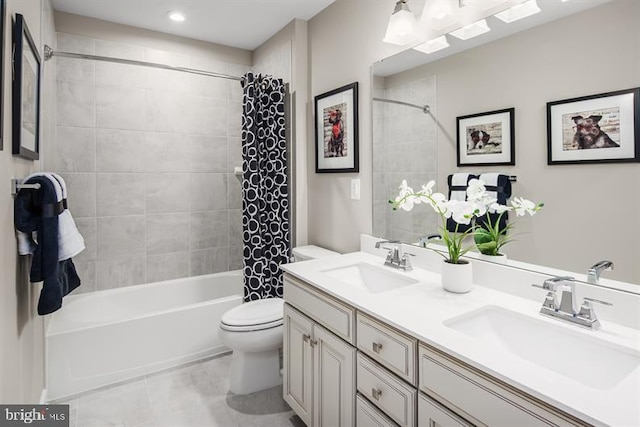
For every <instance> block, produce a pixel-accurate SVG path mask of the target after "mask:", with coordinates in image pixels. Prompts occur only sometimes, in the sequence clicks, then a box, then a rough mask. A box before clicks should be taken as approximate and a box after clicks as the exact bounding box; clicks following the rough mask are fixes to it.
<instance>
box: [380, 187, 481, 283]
mask: <svg viewBox="0 0 640 427" xmlns="http://www.w3.org/2000/svg"><path fill="white" fill-rule="evenodd" d="M434 186H435V181H430V182H429V183H427V184H425V185H423V186H422V189H421V190H420V191H418V192H415V191H413V189H412V188H411V187H409V186H408V185H407V181H406V180H403V181H402V184H401V185H400V194H399V195H398V196H397V197H396V198H395V200H389V203H391V204H392V207H393V209H394V210H397V209H403V210H405V211H410V210H412V209H413V207H414V206H415V205H419V204H422V203H424V204H427V205H429V206H431V208H433V210H434V211H435V212H436V213H437V214H438V215H439V216H440V219H441V222H442V226H441V227H440V234H441V236H442V241H443V242H444V244H445V247H446V250H447V251H446V254H445V253H442V252H440V251H436V253H438V254H440V255H441V256H442V257H443V258H444V262H443V264H442V274H441V278H442V279H441V280H442V286H443V288H444V289H445V290H448V291H450V292H456V293H465V292H469V291H470V290H471V285H472V283H473V278H472V271H471V264H470V263H469V262H468V261H466V260H463V259H462V258H461V257H462V256H463V255H464V254H465V253H467V252H468V251H469V250H470V249H471V247H472V246H471V245H467V246H465V243H464V240H465V238H466V237H467V236H469V235H471V234H472V233H473V230H474V225H473V224H472V223H471V221H472V220H473V218H475V217H478V216H482V215H485V214H486V212H487V205H488V204H489V203H491V202H492V201H493V200H492V199H490V198H489V197H488V195H487V192H486V189H485V187H484V183H483V182H482V181H480V180H477V179H472V180H470V181H469V186H468V187H467V200H465V201H461V200H447V198H446V197H445V195H444V194H442V193H434V192H433V187H434ZM449 218H452V219H453V220H454V221H455V223H456V228H455V231H453V232H450V231H449V230H448V229H447V219H449ZM462 224H464V225H470V227H469V228H467V229H466V230H465V231H463V232H458V229H459V226H460V225H462Z"/></svg>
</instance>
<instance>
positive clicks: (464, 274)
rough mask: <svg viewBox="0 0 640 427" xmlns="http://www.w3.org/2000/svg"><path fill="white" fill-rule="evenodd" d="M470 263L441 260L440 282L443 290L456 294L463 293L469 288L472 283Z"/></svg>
mask: <svg viewBox="0 0 640 427" xmlns="http://www.w3.org/2000/svg"><path fill="white" fill-rule="evenodd" d="M471 266H472V264H471V263H470V262H467V263H466V264H452V263H450V262H447V261H444V260H443V261H442V273H441V278H440V280H441V283H442V287H443V288H444V290H445V291H449V292H454V293H456V294H464V293H467V292H469V291H470V290H471V286H472V285H473V270H472V269H471Z"/></svg>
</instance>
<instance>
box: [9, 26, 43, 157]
mask: <svg viewBox="0 0 640 427" xmlns="http://www.w3.org/2000/svg"><path fill="white" fill-rule="evenodd" d="M13 52H14V56H13V90H12V92H13V103H12V113H13V126H12V128H13V154H14V155H16V156H20V157H24V158H26V159H30V160H38V159H39V157H40V155H39V151H40V80H41V76H40V68H41V67H40V55H39V54H38V49H37V48H36V45H35V43H34V42H33V38H32V37H31V33H30V32H29V28H28V27H27V23H26V21H25V19H24V16H22V15H21V14H19V13H16V19H15V23H14V26H13Z"/></svg>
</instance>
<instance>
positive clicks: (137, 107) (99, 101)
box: [96, 85, 145, 130]
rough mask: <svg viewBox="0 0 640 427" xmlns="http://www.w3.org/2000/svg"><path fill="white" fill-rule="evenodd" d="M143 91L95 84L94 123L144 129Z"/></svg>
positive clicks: (110, 127) (115, 127)
mask: <svg viewBox="0 0 640 427" xmlns="http://www.w3.org/2000/svg"><path fill="white" fill-rule="evenodd" d="M144 103H145V91H144V90H141V89H131V88H120V87H115V86H101V85H96V125H97V126H98V127H100V128H107V129H129V130H144V128H145V117H144V115H143V114H142V112H143V111H144Z"/></svg>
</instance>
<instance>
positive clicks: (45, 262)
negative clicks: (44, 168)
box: [14, 176, 80, 315]
mask: <svg viewBox="0 0 640 427" xmlns="http://www.w3.org/2000/svg"><path fill="white" fill-rule="evenodd" d="M26 183H27V184H36V183H38V184H40V189H39V190H33V189H23V190H20V191H19V192H18V194H17V195H16V199H15V203H14V221H15V225H16V229H18V230H19V231H22V232H24V233H31V232H33V231H36V232H37V236H38V242H37V243H38V244H37V246H36V250H35V252H34V254H33V259H32V260H31V271H30V274H29V276H30V281H31V282H44V284H43V287H42V291H41V292H40V299H39V301H38V314H40V315H45V314H49V313H53V312H54V311H56V310H58V309H59V308H60V307H62V297H63V296H65V295H67V294H68V293H69V292H71V291H73V290H74V289H75V288H77V287H78V286H80V278H79V277H78V274H77V273H76V269H75V266H74V265H73V262H72V261H71V259H67V260H64V261H60V262H59V261H58V215H59V214H60V212H61V211H62V210H64V207H63V206H62V205H61V204H60V203H58V202H57V196H56V191H55V188H54V186H53V184H52V183H51V181H50V180H49V179H48V178H47V177H45V176H34V177H31V178H29V179H28V180H27V182H26Z"/></svg>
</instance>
